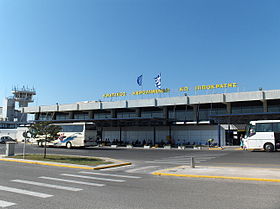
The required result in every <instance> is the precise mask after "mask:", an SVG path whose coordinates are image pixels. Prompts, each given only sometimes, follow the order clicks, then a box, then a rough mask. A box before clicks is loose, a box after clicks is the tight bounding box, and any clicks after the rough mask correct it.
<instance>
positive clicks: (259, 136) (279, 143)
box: [243, 120, 280, 152]
mask: <svg viewBox="0 0 280 209" xmlns="http://www.w3.org/2000/svg"><path fill="white" fill-rule="evenodd" d="M243 140H244V149H246V150H254V149H261V150H265V151H267V152H272V151H276V150H277V149H279V148H280V120H259V121H251V122H250V123H249V125H248V126H247V128H246V136H245V138H244V139H243Z"/></svg>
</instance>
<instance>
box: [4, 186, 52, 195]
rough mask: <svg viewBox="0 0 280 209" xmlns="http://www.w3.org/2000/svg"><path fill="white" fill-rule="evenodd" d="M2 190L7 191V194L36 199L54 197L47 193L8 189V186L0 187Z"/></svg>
mask: <svg viewBox="0 0 280 209" xmlns="http://www.w3.org/2000/svg"><path fill="white" fill-rule="evenodd" d="M0 190H2V191H6V192H14V193H17V194H24V195H29V196H34V197H41V198H48V197H52V196H53V195H50V194H45V193H40V192H32V191H29V190H25V189H16V188H13V187H6V186H0Z"/></svg>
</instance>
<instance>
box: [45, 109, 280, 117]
mask: <svg viewBox="0 0 280 209" xmlns="http://www.w3.org/2000/svg"><path fill="white" fill-rule="evenodd" d="M231 110H232V114H241V113H258V112H263V107H262V106H232V108H231ZM268 112H280V106H276V105H275V106H268ZM222 114H227V110H226V108H211V109H205V108H198V113H197V114H194V111H193V109H192V108H191V109H186V110H178V109H177V110H169V111H168V117H169V118H170V119H176V120H195V118H196V117H199V119H200V120H209V118H210V115H222ZM135 117H137V114H136V112H117V113H116V118H135ZM141 117H142V118H164V117H165V116H164V112H163V111H162V110H161V111H142V112H141ZM94 118H95V119H106V118H112V115H111V113H94ZM51 119H52V116H51V115H50V114H49V115H43V114H42V115H40V120H51ZM66 119H69V115H68V114H57V115H56V120H66ZM74 119H89V114H87V113H75V114H74Z"/></svg>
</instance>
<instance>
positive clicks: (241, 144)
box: [240, 134, 244, 149]
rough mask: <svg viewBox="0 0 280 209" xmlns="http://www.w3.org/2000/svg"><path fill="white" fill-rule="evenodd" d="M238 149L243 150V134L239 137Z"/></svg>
mask: <svg viewBox="0 0 280 209" xmlns="http://www.w3.org/2000/svg"><path fill="white" fill-rule="evenodd" d="M240 148H241V149H244V141H243V134H241V136H240Z"/></svg>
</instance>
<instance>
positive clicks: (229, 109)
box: [226, 103, 231, 114]
mask: <svg viewBox="0 0 280 209" xmlns="http://www.w3.org/2000/svg"><path fill="white" fill-rule="evenodd" d="M226 106H227V113H228V114H231V103H226Z"/></svg>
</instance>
